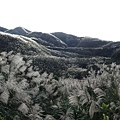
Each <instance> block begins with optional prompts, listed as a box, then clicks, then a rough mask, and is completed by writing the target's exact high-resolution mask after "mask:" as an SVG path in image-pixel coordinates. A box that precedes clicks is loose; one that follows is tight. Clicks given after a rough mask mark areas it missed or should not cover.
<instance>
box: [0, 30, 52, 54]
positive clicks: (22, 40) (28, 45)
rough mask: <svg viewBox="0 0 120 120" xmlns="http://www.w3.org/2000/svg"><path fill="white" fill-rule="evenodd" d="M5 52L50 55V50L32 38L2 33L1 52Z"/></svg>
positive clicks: (0, 36) (0, 33) (0, 34)
mask: <svg viewBox="0 0 120 120" xmlns="http://www.w3.org/2000/svg"><path fill="white" fill-rule="evenodd" d="M3 51H14V52H20V53H22V54H26V55H38V54H41V55H43V56H45V55H47V54H50V50H48V49H47V48H45V47H44V46H42V45H39V44H38V43H37V42H35V41H34V40H32V39H31V38H27V37H24V36H19V35H12V34H8V33H3V32H0V52H3ZM50 55H51V54H50Z"/></svg>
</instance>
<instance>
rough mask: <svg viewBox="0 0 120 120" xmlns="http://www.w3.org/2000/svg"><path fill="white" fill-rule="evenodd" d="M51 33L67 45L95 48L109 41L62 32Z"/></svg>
mask: <svg viewBox="0 0 120 120" xmlns="http://www.w3.org/2000/svg"><path fill="white" fill-rule="evenodd" d="M52 34H53V35H55V36H56V37H58V38H59V39H61V40H62V41H63V42H65V43H66V44H67V45H68V47H83V48H97V47H102V46H103V45H106V44H107V43H109V41H103V40H100V39H98V38H91V37H77V36H74V35H70V34H66V33H63V32H55V33H52Z"/></svg>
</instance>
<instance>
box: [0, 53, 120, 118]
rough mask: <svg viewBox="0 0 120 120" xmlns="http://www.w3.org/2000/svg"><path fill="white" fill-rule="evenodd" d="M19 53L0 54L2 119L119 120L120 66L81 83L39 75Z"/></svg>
mask: <svg viewBox="0 0 120 120" xmlns="http://www.w3.org/2000/svg"><path fill="white" fill-rule="evenodd" d="M31 64H32V61H31V60H26V59H24V58H23V56H22V55H21V54H19V53H17V54H13V52H9V53H7V52H2V53H1V54H0V115H1V116H2V117H1V118H0V119H1V120H4V119H8V120H15V119H16V120H19V119H20V120H96V119H98V118H99V120H109V119H110V120H119V119H120V65H116V64H115V63H112V64H111V65H104V64H102V65H97V66H98V68H100V69H98V70H97V71H94V70H93V69H92V68H91V69H90V71H89V74H88V77H86V78H84V79H82V80H78V79H72V78H67V79H65V78H57V79H55V78H56V77H54V75H53V74H52V73H51V74H48V73H46V72H44V73H42V74H40V72H39V71H38V70H36V69H35V68H33V66H32V65H31Z"/></svg>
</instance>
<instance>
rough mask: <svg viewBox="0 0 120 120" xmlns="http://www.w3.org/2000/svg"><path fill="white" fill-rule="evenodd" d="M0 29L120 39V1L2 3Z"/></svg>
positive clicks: (23, 0)
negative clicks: (21, 29) (17, 28)
mask: <svg viewBox="0 0 120 120" xmlns="http://www.w3.org/2000/svg"><path fill="white" fill-rule="evenodd" d="M0 26H1V27H6V28H9V29H11V28H14V27H17V26H22V27H25V28H27V29H29V30H31V31H39V32H47V33H50V32H65V33H69V34H74V35H77V36H81V37H82V36H89V37H97V38H100V39H103V40H113V41H118V40H120V0H0Z"/></svg>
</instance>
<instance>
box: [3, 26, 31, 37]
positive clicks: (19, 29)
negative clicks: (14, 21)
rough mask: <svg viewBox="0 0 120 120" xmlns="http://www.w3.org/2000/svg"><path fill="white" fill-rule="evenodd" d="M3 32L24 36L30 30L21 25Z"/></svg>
mask: <svg viewBox="0 0 120 120" xmlns="http://www.w3.org/2000/svg"><path fill="white" fill-rule="evenodd" d="M5 32H6V33H11V34H17V35H23V36H26V35H27V34H28V33H29V32H30V31H29V30H27V29H25V28H23V27H16V28H14V29H10V30H6V31H5Z"/></svg>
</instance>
